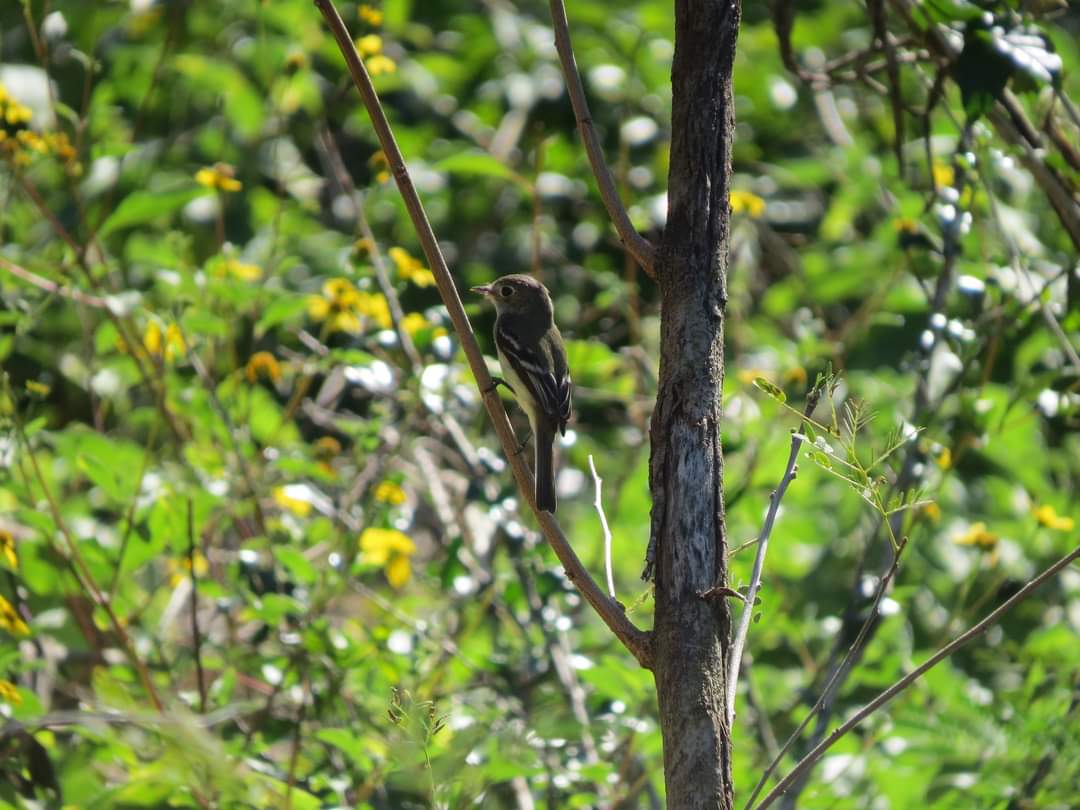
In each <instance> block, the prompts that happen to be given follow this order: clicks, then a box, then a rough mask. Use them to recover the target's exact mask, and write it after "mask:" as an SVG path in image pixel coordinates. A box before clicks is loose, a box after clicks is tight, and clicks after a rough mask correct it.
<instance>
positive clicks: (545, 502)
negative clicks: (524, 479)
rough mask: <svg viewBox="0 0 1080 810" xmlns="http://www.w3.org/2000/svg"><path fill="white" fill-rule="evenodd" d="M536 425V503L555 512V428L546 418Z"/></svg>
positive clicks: (534, 473) (534, 472) (539, 506)
mask: <svg viewBox="0 0 1080 810" xmlns="http://www.w3.org/2000/svg"><path fill="white" fill-rule="evenodd" d="M538 421H540V422H542V423H545V424H538V425H536V428H535V430H534V431H533V442H534V443H535V445H536V464H535V465H534V469H533V475H534V476H535V477H536V505H537V507H538V508H540V509H541V510H542V511H544V512H552V513H554V512H555V430H554V428H553V426H552V425H550V424H546V420H543V419H541V420H538Z"/></svg>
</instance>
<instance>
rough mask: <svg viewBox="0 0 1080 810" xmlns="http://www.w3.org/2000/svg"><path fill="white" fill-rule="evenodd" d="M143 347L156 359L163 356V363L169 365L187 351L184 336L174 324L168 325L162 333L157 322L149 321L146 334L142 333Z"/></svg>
mask: <svg viewBox="0 0 1080 810" xmlns="http://www.w3.org/2000/svg"><path fill="white" fill-rule="evenodd" d="M143 346H144V347H145V348H146V351H148V352H149V353H150V354H152V355H157V356H158V357H161V356H162V355H164V357H165V361H166V362H169V363H171V362H172V361H173V360H175V359H176V358H177V357H180V356H183V354H184V353H185V352H186V351H187V344H185V343H184V336H183V334H182V333H181V332H180V327H179V326H177V325H176V324H175V323H170V324H169V325H168V326H167V327H165V331H164V332H162V330H161V325H160V324H159V323H158V322H157V321H150V323H149V324H147V326H146V332H144V333H143Z"/></svg>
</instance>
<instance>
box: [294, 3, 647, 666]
mask: <svg viewBox="0 0 1080 810" xmlns="http://www.w3.org/2000/svg"><path fill="white" fill-rule="evenodd" d="M314 2H315V6H316V8H318V9H319V12H320V13H321V14H322V15H323V18H324V19H325V20H326V23H327V25H328V26H329V27H330V30H331V32H332V33H333V35H334V39H335V41H336V42H337V45H338V48H339V49H340V50H341V53H342V55H343V56H344V57H345V63H346V65H348V68H349V73H350V74H351V75H352V79H353V84H354V85H355V86H356V89H357V90H358V91H359V92H360V96H361V98H362V99H363V101H364V106H365V107H366V108H367V112H368V115H369V116H370V118H371V123H372V126H373V127H374V129H375V134H376V135H377V137H378V139H379V145H380V146H381V147H382V150H383V153H384V154H385V155H386V159H387V162H388V164H389V166H390V170H391V172H392V173H393V176H394V180H395V182H396V183H397V186H398V191H399V192H400V193H401V197H402V200H403V202H404V203H405V208H406V210H407V211H408V212H409V217H410V219H411V220H412V223H413V227H414V228H415V229H416V235H417V237H418V239H419V240H420V244H421V246H422V247H423V249H424V256H425V257H426V258H427V261H428V264H429V265H430V267H431V272H432V273H433V274H434V275H435V283H436V286H437V287H438V290H439V296H440V297H441V298H442V301H443V304H444V305H445V306H446V309H447V312H448V313H449V315H450V322H451V323H452V324H453V326H454V331H455V332H456V333H457V336H458V339H459V340H460V341H461V348H462V350H463V351H464V352H465V357H466V359H467V360H468V362H469V368H470V369H471V370H472V373H473V376H474V377H475V378H476V384H477V387H478V388H479V389H480V394H481V396H482V398H483V401H484V407H485V408H486V409H487V412H488V416H489V417H490V418H491V422H492V424H493V425H494V426H495V432H496V434H498V437H499V443H500V444H501V445H502V448H503V453H504V454H505V456H506V458H507V461H508V462H509V464H510V469H511V471H512V472H513V473H514V479H515V481H516V482H517V485H518V489H519V490H520V491H521V493H522V496H523V497H524V498H525V500H526V501H527V502H528V504H529V506H530V507H532V510H533V513H534V514H535V515H536V519H537V521H538V522H539V524H540V529H541V531H542V532H543V533H544V537H545V538H546V539H547V541H548V544H549V545H550V546H551V548H552V550H553V551H554V552H555V555H556V556H557V557H558V558H559V562H561V563H562V566H563V568H564V569H565V570H566V575H567V577H569V579H570V581H571V582H573V583H574V585H575V586H576V587H577V589H578V591H580V592H581V595H582V596H583V597H584V598H585V601H587V602H588V603H589V604H590V605H591V606H592V608H593V610H595V611H596V613H597V614H598V615H599V616H600V618H601V619H603V621H604V623H605V624H606V625H607V626H608V628H609V629H610V630H611V631H612V632H613V633H614V634H615V636H616V637H617V638H618V639H619V640H620V641H621V642H622V643H623V644H624V645H625V646H626V648H627V649H628V650H629V651H630V652H631V653H632V654H633V655H634V657H635V658H637V660H638V662H639V663H640V664H641V665H642V666H643V667H646V668H649V667H651V663H652V638H651V636H650V635H649V634H648V633H647V632H645V631H643V630H641V629H639V628H638V627H636V626H635V625H634V623H633V622H631V621H630V619H629V618H627V616H626V614H625V613H624V612H623V610H622V608H621V607H620V606H619V604H618V603H617V602H615V601H614V600H612V599H610V598H609V597H608V596H607V595H606V594H605V593H604V592H603V591H602V590H600V587H599V586H598V585H597V584H596V581H595V580H593V578H592V577H591V576H590V575H589V572H588V571H586V570H585V566H584V565H582V563H581V560H580V559H579V558H578V556H577V554H576V553H575V552H574V549H573V548H572V547H571V546H570V543H569V541H568V540H567V539H566V535H565V534H563V531H562V528H561V527H560V526H559V524H558V522H557V521H556V520H555V518H554V516H553V515H551V514H550V513H548V512H541V511H539V510H538V509H537V508H536V501H535V498H534V495H533V492H534V488H533V480H532V474H531V473H530V472H529V469H528V467H527V466H526V465H525V462H524V461H523V460H522V458H521V455H520V454H518V453H517V452H516V450H517V441H516V439H515V437H514V431H513V428H511V427H510V420H509V419H508V418H507V416H506V411H505V409H504V408H503V405H502V400H501V399H500V398H499V395H498V393H497V392H496V390H495V384H494V382H493V381H492V379H491V375H490V374H489V373H488V370H487V364H486V363H485V361H484V355H483V354H482V353H481V352H480V346H479V344H477V342H476V336H475V334H474V333H473V329H472V325H471V324H470V323H469V318H468V316H467V315H466V314H465V308H464V307H463V306H462V304H461V298H460V296H459V295H458V291H457V287H456V286H455V284H454V279H453V277H452V276H451V275H450V269H449V268H448V267H447V265H446V259H445V258H443V254H442V250H441V249H440V248H439V243H438V240H437V239H436V238H435V233H434V232H433V231H432V229H431V223H430V222H429V221H428V218H427V213H426V212H425V211H424V206H423V203H421V202H420V197H419V195H417V193H416V187H415V186H414V185H413V182H412V178H411V177H410V176H409V170H408V169H407V168H406V166H405V160H404V158H403V157H402V154H401V150H400V149H399V148H398V145H397V140H396V139H395V138H394V133H393V131H392V130H391V128H390V122H389V121H388V120H387V118H386V113H385V111H384V110H383V108H382V104H381V103H380V101H379V96H378V94H377V93H376V92H375V87H374V85H373V84H372V83H371V77H370V76H369V75H368V72H367V69H366V68H365V67H364V63H363V61H362V60H361V59H360V55H359V54H358V53H357V52H356V47H355V46H354V45H353V41H352V37H351V36H350V35H349V31H348V29H347V28H346V27H345V23H344V22H343V21H342V19H341V15H340V14H338V11H337V8H335V6H334V4H333V0H314Z"/></svg>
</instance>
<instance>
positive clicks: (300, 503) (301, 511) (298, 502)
mask: <svg viewBox="0 0 1080 810" xmlns="http://www.w3.org/2000/svg"><path fill="white" fill-rule="evenodd" d="M274 503H276V504H277V505H278V506H280V507H281V508H282V509H288V510H289V511H290V512H292V513H293V514H294V515H296V516H297V517H307V516H308V515H309V514H311V503H310V502H309V501H305V500H303V499H302V498H297V497H295V496H294V495H292V494H291V487H274Z"/></svg>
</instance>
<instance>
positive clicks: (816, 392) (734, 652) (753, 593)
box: [727, 387, 821, 727]
mask: <svg viewBox="0 0 1080 810" xmlns="http://www.w3.org/2000/svg"><path fill="white" fill-rule="evenodd" d="M820 395H821V391H820V389H819V388H817V387H815V388H814V389H813V390H811V391H810V395H809V396H808V397H807V398H806V408H805V410H804V411H803V415H804V416H805V417H809V416H810V414H811V413H813V411H814V408H815V407H816V406H817V403H818V398H819V396H820ZM805 429H806V428H805V427H804V426H803V425H800V426H799V429H798V431H796V432H795V433H792V434H791V452H790V453H788V460H787V466H786V467H785V468H784V475H783V477H782V478H781V479H780V483H779V484H778V485H777V487H776V489H775V490H773V491H772V493H771V494H770V495H769V511H768V512H767V513H766V514H765V522H764V523H763V524H762V526H761V533H760V534H759V535H758V547H757V554H756V555H755V556H754V569H753V572H752V573H751V575H750V586H749V587H748V588H747V589H746V602H745V604H744V605H743V609H742V614H741V615H740V616H739V628H738V630H736V631H735V637H734V638H733V639H732V642H731V652H730V654H729V659H728V678H727V683H728V689H727V721H728V726H729V727H730V726H731V725H732V723H734V721H735V692H736V689H735V687H736V686H737V685H738V683H739V667H740V666H741V665H742V653H743V649H744V648H745V647H746V637H747V636H748V635H749V634H750V623H751V621H752V620H753V618H754V601H755V599H756V597H757V592H758V588H760V587H761V569H762V567H763V566H764V564H765V552H766V550H767V549H768V547H769V535H770V534H772V529H773V524H774V523H775V522H776V513H777V512H778V511H779V510H780V501H781V500H782V499H783V497H784V493H785V492H787V488H788V485H789V484H791V482H792V481H794V480H795V470H796V466H795V462H796V461H798V459H799V449H800V448H801V447H802V443H803V440H804V439H805V438H806V433H805V432H804V431H805Z"/></svg>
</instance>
